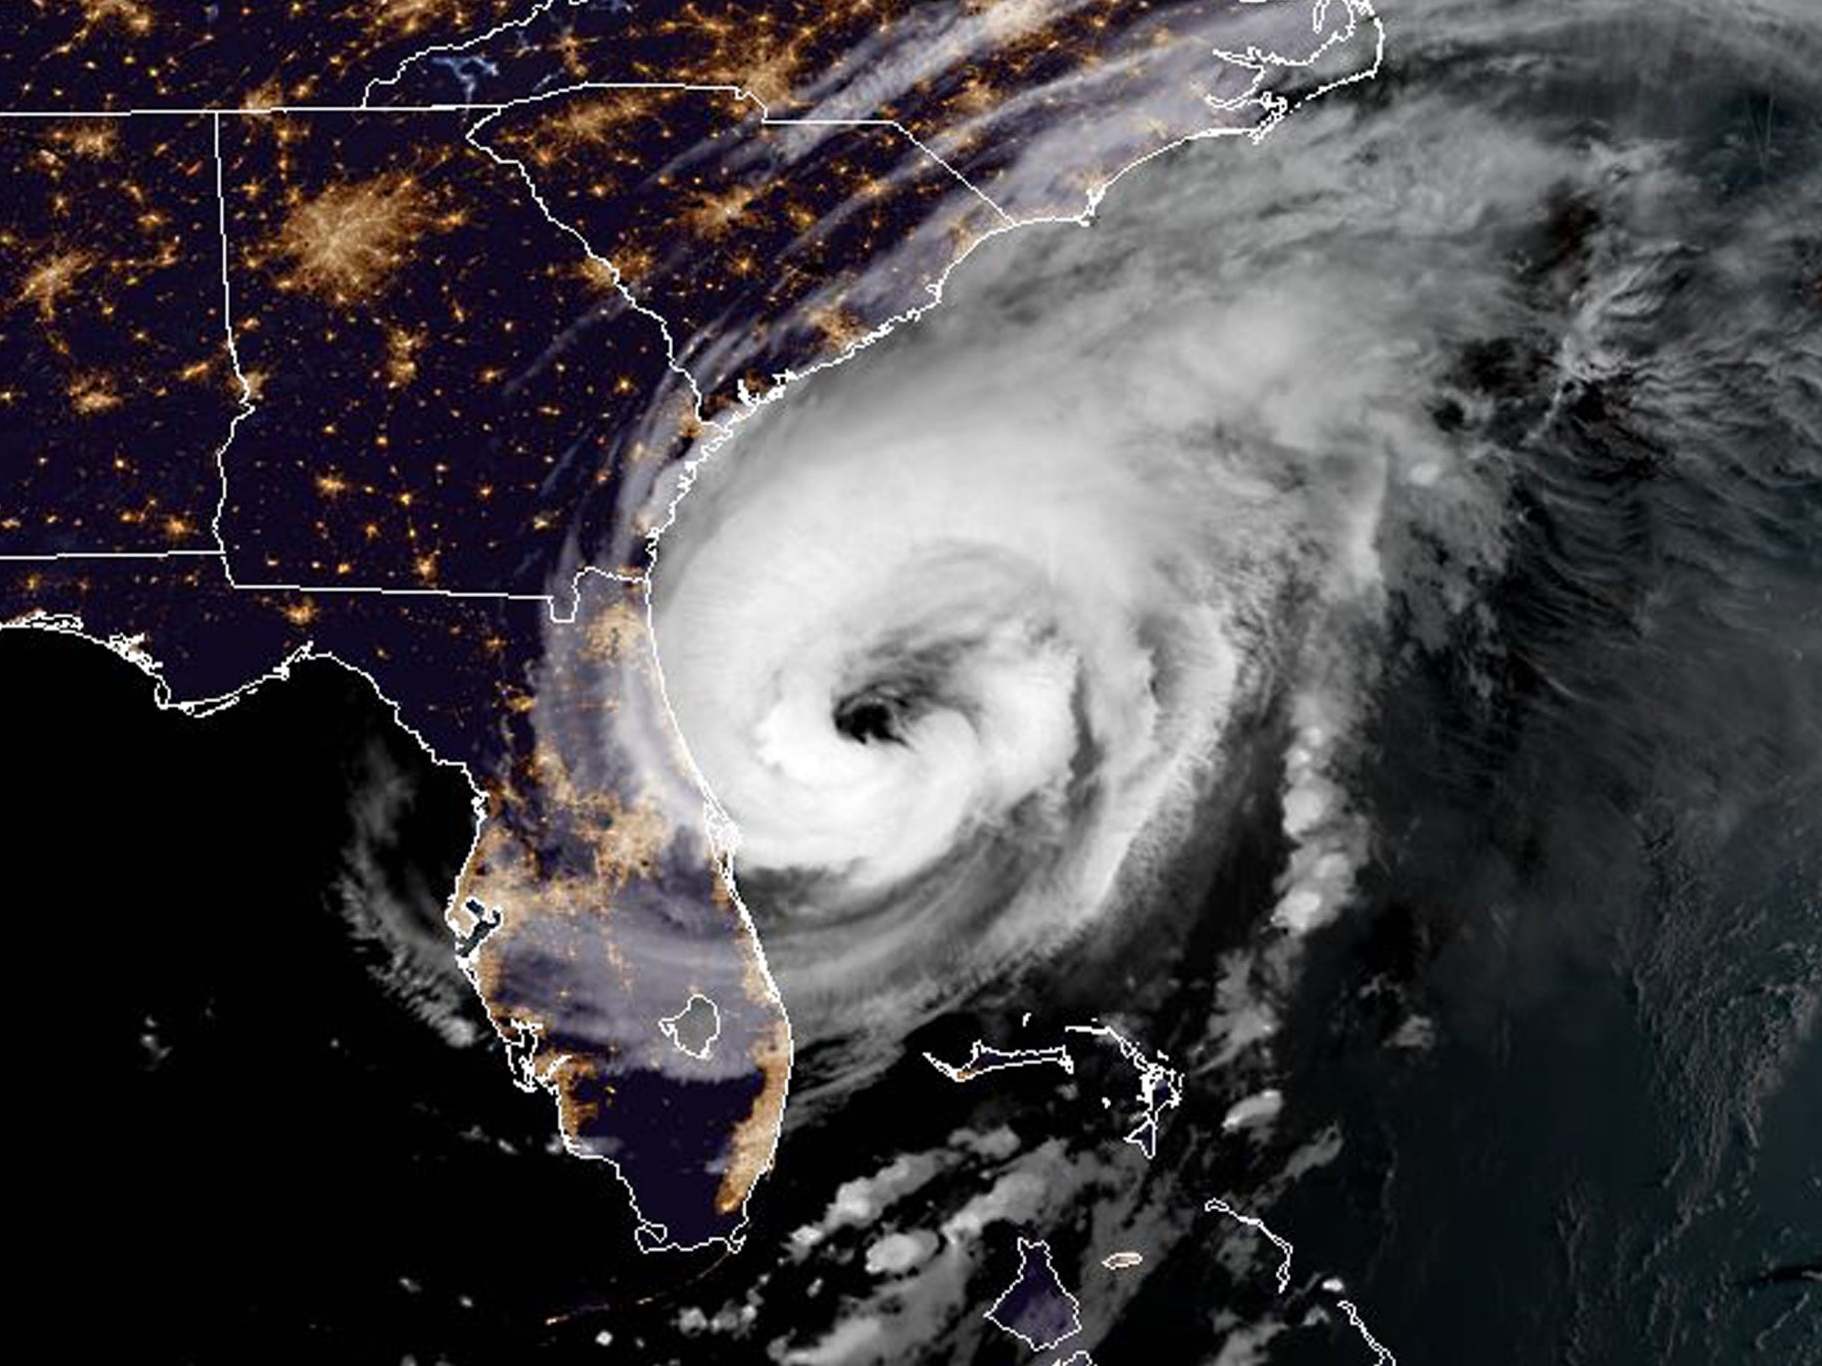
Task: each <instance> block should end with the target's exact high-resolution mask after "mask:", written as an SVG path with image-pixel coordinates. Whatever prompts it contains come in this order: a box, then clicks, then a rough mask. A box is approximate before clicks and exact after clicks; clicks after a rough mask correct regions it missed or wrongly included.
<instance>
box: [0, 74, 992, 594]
mask: <svg viewBox="0 0 1822 1366" xmlns="http://www.w3.org/2000/svg"><path fill="white" fill-rule="evenodd" d="M612 90H647V91H671V92H680V93H691V94H706V95H731V96H733V97H734V98H735V99H736V100H742V101H750V102H751V103H752V104H753V105H755V106H756V107H757V109H758V111H759V116H760V118H759V122H760V126H761V127H774V126H776V127H819V128H890V129H892V130H893V131H894V132H896V133H898V134H899V135H900V136H901V137H903V138H904V139H905V141H906V142H908V143H910V144H911V145H912V146H913V147H915V148H917V150H918V151H919V152H921V153H922V154H923V155H924V156H925V157H927V158H929V160H930V161H932V162H933V163H935V164H936V165H937V166H939V167H941V168H942V169H943V170H944V171H946V172H948V173H949V175H950V176H951V177H952V178H953V179H954V180H955V181H956V183H957V184H958V185H960V186H961V187H962V188H963V189H965V190H967V191H968V192H969V193H970V194H972V195H973V196H974V197H975V198H977V199H979V200H980V201H981V202H982V203H983V204H985V205H986V206H987V207H988V208H989V209H991V210H992V211H993V212H994V213H995V214H997V215H998V216H999V219H1000V225H1001V226H1000V229H999V230H1004V229H1006V228H1013V227H1018V226H1021V225H1020V224H1019V223H1018V222H1017V220H1015V219H1014V218H1013V217H1012V216H1011V215H1010V214H1008V213H1007V212H1006V211H1005V210H1004V209H1003V208H1001V207H1000V206H999V205H998V204H996V203H995V202H994V201H993V199H992V198H991V197H990V196H989V195H988V194H986V193H985V192H984V191H983V190H982V189H981V188H980V187H979V186H978V185H976V184H974V182H973V181H971V180H969V179H968V177H967V176H965V175H963V174H962V173H961V172H960V171H958V170H957V169H956V168H955V167H954V166H952V165H950V164H949V162H948V161H946V160H945V159H944V158H943V157H941V156H940V155H938V154H937V153H936V152H935V151H933V150H932V149H931V148H930V147H929V145H928V144H926V143H925V142H924V141H923V140H922V139H921V138H919V137H918V136H917V135H916V134H915V133H913V132H912V131H911V130H910V129H909V128H907V127H905V125H904V124H902V123H900V122H899V121H898V120H897V119H830V118H777V117H774V116H773V114H772V112H771V108H770V107H769V106H768V105H767V104H766V102H765V101H764V100H762V99H761V98H759V96H757V95H755V94H754V93H753V92H752V91H750V90H747V89H746V88H744V87H742V86H739V85H719V84H717V85H697V84H692V83H689V82H684V81H577V82H574V83H572V84H569V85H565V86H561V87H558V88H556V89H553V90H544V91H539V92H537V93H535V94H531V95H526V96H522V97H521V98H519V99H516V100H496V101H475V102H470V103H462V104H437V105H411V106H379V107H368V106H363V105H278V106H272V107H270V108H260V109H245V108H234V109H218V108H197V109H135V110H109V111H102V112H98V113H83V112H56V111H49V110H30V111H19V110H13V111H0V118H18V119H38V120H48V119H83V118H120V119H125V118H144V117H148V116H149V117H171V118H207V119H208V120H209V121H210V125H211V139H212V147H213V155H214V161H215V206H216V220H217V231H218V233H219V235H220V238H221V292H222V325H223V333H224V339H225V341H226V344H227V348H228V359H229V362H230V364H231V365H232V366H233V369H234V377H235V380H236V382H237V383H238V384H239V386H240V406H239V408H238V410H237V411H236V412H235V413H234V415H233V416H232V417H231V418H230V419H229V421H228V434H227V437H226V439H225V440H224V441H223V442H222V443H221V445H220V446H219V447H217V448H216V452H215V463H216V468H217V471H218V472H219V475H220V478H221V495H220V497H219V498H218V499H217V500H216V505H215V512H214V514H213V515H212V516H211V517H210V519H209V530H210V533H211V534H212V535H213V536H214V538H215V547H216V548H215V549H214V550H196V549H191V550H151V551H58V552H54V553H48V554H37V555H34V554H4V555H0V563H31V562H54V561H63V560H79V559H134V560H160V559H167V558H171V557H175V556H191V557H196V556H214V557H215V558H217V559H219V560H220V562H221V566H222V572H223V574H224V576H225V577H226V579H227V586H228V587H229V588H231V589H237V590H242V591H249V592H254V591H257V592H303V593H331V592H337V593H376V594H393V595H396V596H416V597H451V598H500V599H506V600H510V601H522V602H543V603H546V604H547V605H549V607H550V609H551V615H552V619H553V620H555V621H564V620H570V619H573V609H572V611H571V615H570V616H569V617H564V616H561V615H559V609H558V605H557V598H556V597H555V596H554V595H552V594H549V593H508V592H497V591H489V590H482V589H469V590H464V589H430V588H426V589H407V588H388V587H381V586H378V585H368V584H335V585H323V586H316V585H307V584H294V583H243V582H241V581H239V580H237V579H236V578H235V577H234V570H233V566H232V564H231V563H230V561H229V556H230V555H231V554H232V550H231V548H230V547H229V545H228V542H227V539H226V537H225V536H224V535H223V534H222V519H223V517H224V515H225V514H226V512H227V507H228V498H229V479H228V464H227V457H228V450H229V447H231V446H232V445H233V443H234V437H235V434H236V432H237V431H238V430H239V428H240V424H241V423H242V422H243V421H244V420H246V419H247V418H248V417H250V416H252V415H253V413H254V412H255V411H256V410H257V407H258V405H257V404H256V403H255V402H254V399H253V386H252V384H251V383H250V382H249V381H248V379H247V376H246V373H245V372H244V371H243V370H242V369H241V364H240V351H239V347H238V345H237V343H236V341H235V338H234V293H233V285H232V282H231V265H230V257H231V250H230V247H229V243H228V207H227V190H226V186H225V183H224V171H223V162H222V152H221V121H222V119H223V118H265V117H268V116H271V115H274V114H284V115H292V114H327V115H349V114H376V113H377V114H389V113H396V114H407V115H423V114H447V113H480V114H482V115H483V117H481V118H479V119H477V120H475V121H474V122H473V123H471V124H469V125H468V127H467V128H466V129H465V130H464V131H463V135H462V138H463V141H464V142H466V143H467V144H468V145H469V146H471V147H473V148H474V149H475V150H476V151H478V152H480V153H481V154H482V155H484V156H486V157H487V158H488V159H489V160H490V161H492V162H494V164H496V165H498V166H501V167H504V168H510V169H511V170H513V171H516V172H517V173H518V175H519V178H520V180H521V181H522V182H523V183H524V185H525V189H526V192H527V193H528V194H529V195H530V196H531V199H532V202H533V203H534V204H536V205H537V208H538V211H539V212H540V213H541V214H543V216H544V219H545V221H546V222H547V223H549V224H550V225H551V226H552V227H554V228H556V229H557V230H558V231H559V232H561V233H563V234H564V235H566V236H568V237H571V238H573V239H574V240H575V242H576V243H577V245H579V246H580V247H581V248H582V251H583V254H584V255H585V256H586V257H587V258H588V259H589V260H590V261H593V262H594V263H596V264H597V265H599V266H601V267H602V268H604V269H605V270H606V271H607V272H608V273H609V275H610V277H611V278H612V280H613V284H614V288H615V290H616V291H618V292H619V294H620V295H621V297H622V298H623V299H625V300H626V303H627V305H628V306H629V307H630V308H631V309H632V310H633V311H634V312H636V313H639V314H642V315H643V316H645V317H647V318H649V319H650V320H651V321H652V322H653V323H655V324H656V325H657V327H658V330H659V333H660V335H661V336H662V337H663V338H664V349H665V368H666V369H668V370H669V371H671V373H673V374H675V375H677V376H678V377H679V378H680V379H681V380H682V381H683V382H684V384H686V385H687V386H688V388H689V391H690V395H691V398H692V410H693V414H694V416H695V417H696V419H697V420H698V421H700V422H702V423H703V424H704V425H705V426H707V427H710V428H713V429H715V430H716V432H717V433H718V434H719V435H720V436H721V437H723V438H725V436H727V435H731V428H730V427H729V426H728V425H727V424H725V423H722V422H717V421H715V420H714V419H711V418H705V417H703V416H702V407H703V403H704V396H703V393H702V389H701V387H700V385H699V384H698V383H697V380H696V377H695V376H694V375H693V374H691V373H690V371H689V370H688V369H686V368H685V367H684V365H683V364H682V363H681V362H680V361H679V360H678V358H677V350H678V348H677V341H676V338H675V336H674V335H673V334H672V332H671V329H670V321H669V319H667V318H666V317H665V316H664V315H663V314H661V313H659V312H658V311H657V310H655V309H653V308H652V307H650V306H649V305H647V304H645V303H643V302H641V301H640V300H639V299H638V298H637V297H636V296H635V295H634V294H633V292H632V291H631V290H630V289H629V288H628V287H627V285H626V283H625V281H624V279H623V278H622V277H621V274H620V270H619V267H617V266H615V265H614V263H613V262H612V261H611V260H610V259H608V258H607V257H606V256H604V255H602V254H601V253H600V252H598V251H596V250H595V248H594V245H593V244H592V243H591V242H589V240H588V239H587V237H586V236H584V234H583V233H582V231H581V230H580V229H578V228H577V227H575V226H574V225H573V224H571V223H568V222H565V221H564V220H562V219H560V218H558V217H557V216H556V215H555V214H554V213H553V212H551V209H550V205H549V204H548V203H547V202H546V200H545V198H544V195H543V192H542V190H541V189H540V188H539V187H538V184H537V182H536V180H534V179H533V177H532V174H531V171H530V170H529V168H527V167H526V165H525V163H524V162H523V161H520V160H518V159H517V158H514V157H508V156H504V155H502V154H501V153H499V152H496V151H495V150H494V149H493V148H492V147H489V146H487V145H485V144H484V143H481V142H479V141H477V140H476V135H477V134H478V133H479V132H480V131H481V130H482V129H483V128H485V127H486V126H487V125H488V124H489V123H491V122H492V121H493V120H494V119H496V118H498V117H499V116H500V115H502V114H504V113H506V112H507V111H508V110H511V109H516V108H519V107H520V106H523V105H530V104H539V103H543V102H545V101H547V100H554V99H560V98H563V97H566V96H570V95H574V94H577V93H578V92H583V91H612ZM955 264H959V258H958V260H957V261H956V262H952V263H951V268H953V266H954V265H955ZM944 274H945V276H946V275H947V271H945V272H944ZM920 311H921V310H920ZM845 356H846V353H844V356H843V357H842V358H844V359H845ZM804 373H809V372H804ZM781 387H782V386H781ZM744 393H745V391H744V388H743V389H742V395H743V396H744ZM749 402H750V400H749ZM583 572H589V571H583ZM595 572H603V573H606V574H607V576H608V577H610V578H614V579H617V580H620V581H622V582H632V583H637V582H640V581H641V580H642V578H643V576H642V575H632V574H626V573H624V572H620V571H595ZM575 589H576V585H575V584H572V585H571V596H572V600H573V598H574V595H575Z"/></svg>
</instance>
